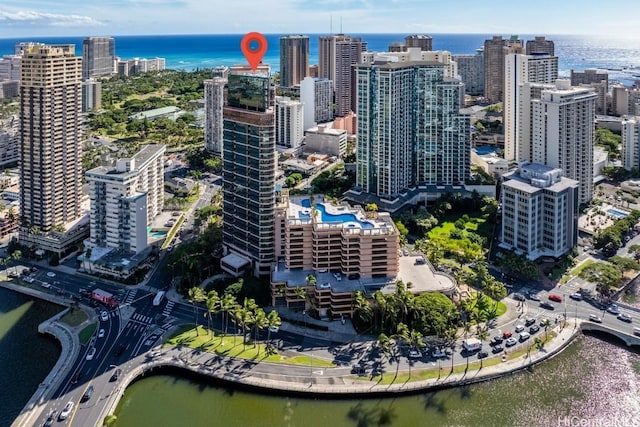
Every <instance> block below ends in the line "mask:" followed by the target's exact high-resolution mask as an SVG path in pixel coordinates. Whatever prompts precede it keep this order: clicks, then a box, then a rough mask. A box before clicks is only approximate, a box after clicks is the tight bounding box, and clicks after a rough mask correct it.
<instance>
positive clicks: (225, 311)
mask: <svg viewBox="0 0 640 427" xmlns="http://www.w3.org/2000/svg"><path fill="white" fill-rule="evenodd" d="M237 304H238V303H237V302H236V297H234V296H233V295H232V294H224V296H223V297H222V300H221V301H220V309H221V310H222V315H223V316H224V319H223V323H224V334H225V335H226V334H227V326H228V325H229V313H230V312H231V310H232V309H233V307H234V306H235V305H237Z"/></svg>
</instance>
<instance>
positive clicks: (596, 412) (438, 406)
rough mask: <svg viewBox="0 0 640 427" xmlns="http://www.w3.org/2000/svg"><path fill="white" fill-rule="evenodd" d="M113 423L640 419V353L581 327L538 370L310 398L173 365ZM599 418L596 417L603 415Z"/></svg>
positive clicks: (148, 381)
mask: <svg viewBox="0 0 640 427" xmlns="http://www.w3.org/2000/svg"><path fill="white" fill-rule="evenodd" d="M116 415H117V417H118V419H117V421H116V424H115V425H116V426H117V427H134V426H135V427H138V426H185V425H189V426H192V427H195V426H203V427H204V426H226V427H248V426H260V427H271V426H273V427H287V426H290V427H297V426H303V427H316V426H317V427H340V426H354V427H373V426H407V427H414V426H430V427H431V426H434V427H436V426H478V427H491V426H529V427H536V426H561V425H567V426H576V425H579V426H583V425H585V426H592V425H593V426H596V425H597V426H600V425H603V426H604V425H606V426H625V427H634V426H640V354H638V353H637V352H630V351H628V350H627V349H626V348H625V347H622V346H620V345H619V344H618V343H616V342H609V341H606V340H603V339H601V338H598V337H594V336H584V337H581V338H579V339H577V340H576V341H575V342H574V343H572V344H571V345H570V346H569V347H568V348H567V349H566V350H565V351H564V352H562V353H561V354H560V355H558V356H556V357H555V358H553V359H552V360H550V361H548V362H545V363H543V364H541V365H539V366H537V367H536V368H535V369H534V371H533V372H530V373H521V374H515V375H512V376H509V377H506V378H502V379H498V380H495V381H491V382H486V383H482V384H476V385H472V386H469V387H465V388H455V389H449V390H444V391H438V392H433V393H424V394H421V395H415V396H406V397H398V398H382V399H361V400H359V399H352V400H311V399H302V398H293V397H278V396H273V395H271V396H270V395H268V394H267V395H261V394H255V393H248V392H245V391H237V390H234V389H233V388H226V387H221V386H214V385H210V384H207V383H205V382H200V381H194V380H192V379H187V378H183V377H180V376H172V375H154V376H150V377H147V378H144V379H142V380H140V381H138V382H136V383H134V384H132V385H131V386H130V387H129V388H128V389H127V391H126V392H125V395H124V397H123V399H122V400H121V401H120V404H119V406H118V408H117V411H116ZM598 423H599V424H598Z"/></svg>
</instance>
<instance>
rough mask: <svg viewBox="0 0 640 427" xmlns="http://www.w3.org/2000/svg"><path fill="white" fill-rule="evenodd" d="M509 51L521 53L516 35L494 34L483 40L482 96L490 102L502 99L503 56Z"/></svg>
mask: <svg viewBox="0 0 640 427" xmlns="http://www.w3.org/2000/svg"><path fill="white" fill-rule="evenodd" d="M510 53H523V48H522V41H521V40H520V39H518V36H511V38H509V39H503V38H502V37H501V36H494V37H493V38H492V39H491V40H485V42H484V96H485V98H487V99H488V100H489V102H491V103H496V102H502V101H503V99H504V98H503V91H504V69H505V68H504V58H505V55H507V54H510Z"/></svg>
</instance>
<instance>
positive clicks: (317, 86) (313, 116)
mask: <svg viewBox="0 0 640 427" xmlns="http://www.w3.org/2000/svg"><path fill="white" fill-rule="evenodd" d="M300 101H302V105H303V106H304V108H303V113H304V124H303V129H304V130H307V129H310V128H312V127H314V126H315V125H316V124H318V123H326V122H330V121H331V120H333V105H332V104H333V84H332V83H331V80H329V79H321V78H318V77H305V78H304V80H302V82H301V83H300Z"/></svg>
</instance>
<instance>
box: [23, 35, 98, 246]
mask: <svg viewBox="0 0 640 427" xmlns="http://www.w3.org/2000/svg"><path fill="white" fill-rule="evenodd" d="M82 116H83V115H82V58H81V57H79V56H76V55H75V46H74V45H57V46H39V45H38V46H33V47H31V48H29V50H27V51H25V53H24V55H23V57H22V74H21V82H20V138H21V139H20V177H21V184H20V200H21V224H20V225H21V228H20V241H21V243H23V244H25V245H26V246H35V247H40V248H42V249H44V250H50V251H53V252H56V253H58V254H59V255H60V254H61V253H63V252H65V251H66V249H68V247H69V245H73V244H75V243H76V242H77V239H81V238H82V237H84V235H83V233H82V232H81V231H79V229H75V230H73V231H72V230H70V228H72V227H71V226H70V225H69V224H70V223H72V222H74V221H76V220H78V219H79V218H80V216H81V214H82V212H81V195H82V146H83V144H82V143H83V141H84V136H85V133H84V128H83V125H82V123H83V119H82ZM61 230H67V231H68V232H69V233H65V235H64V236H63V235H62V232H61ZM52 231H54V232H58V233H59V234H57V235H56V236H54V237H51V236H50V235H49V233H50V232H52ZM76 231H77V234H75V232H76ZM86 231H88V229H87V230H86ZM85 234H86V233H85ZM50 237H51V239H49V238H50ZM58 237H59V238H58Z"/></svg>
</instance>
